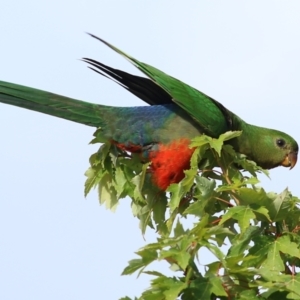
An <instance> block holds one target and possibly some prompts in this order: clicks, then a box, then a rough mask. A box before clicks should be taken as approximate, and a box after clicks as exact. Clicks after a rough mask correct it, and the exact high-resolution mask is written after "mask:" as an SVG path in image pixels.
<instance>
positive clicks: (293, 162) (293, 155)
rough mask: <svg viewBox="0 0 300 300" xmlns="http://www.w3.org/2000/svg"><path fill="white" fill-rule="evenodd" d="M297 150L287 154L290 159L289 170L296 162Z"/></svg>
mask: <svg viewBox="0 0 300 300" xmlns="http://www.w3.org/2000/svg"><path fill="white" fill-rule="evenodd" d="M297 158H298V152H290V153H289V155H288V159H289V161H290V166H291V167H290V170H291V169H293V168H294V166H295V165H296V163H297Z"/></svg>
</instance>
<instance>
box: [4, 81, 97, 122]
mask: <svg viewBox="0 0 300 300" xmlns="http://www.w3.org/2000/svg"><path fill="white" fill-rule="evenodd" d="M0 102H2V103H6V104H10V105H14V106H18V107H22V108H26V109H29V110H34V111H38V112H41V113H45V114H48V115H51V116H55V117H59V118H63V119H67V120H70V121H74V122H77V123H81V124H85V125H88V126H93V127H100V126H101V119H100V115H99V108H100V107H101V106H100V105H97V104H93V103H88V102H84V101H80V100H75V99H72V98H68V97H64V96H60V95H57V94H53V93H49V92H45V91H42V90H38V89H34V88H30V87H25V86H22V85H18V84H13V83H8V82H4V81H0Z"/></svg>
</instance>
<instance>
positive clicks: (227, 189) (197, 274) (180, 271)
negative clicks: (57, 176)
mask: <svg viewBox="0 0 300 300" xmlns="http://www.w3.org/2000/svg"><path fill="white" fill-rule="evenodd" d="M239 134H240V132H227V133H225V134H222V135H221V136H220V137H219V138H218V139H213V138H211V137H208V136H205V135H203V136H200V137H198V138H196V139H195V140H193V141H192V144H191V147H194V148H195V151H194V154H193V156H192V158H191V168H190V169H189V170H186V171H185V178H184V179H183V180H182V181H181V182H179V183H178V184H172V185H171V186H170V187H169V188H168V190H167V191H161V190H159V189H157V188H156V187H155V186H154V185H153V183H152V181H151V169H150V168H149V163H147V162H143V163H142V162H141V157H140V156H139V155H138V154H130V153H127V152H126V151H122V150H120V149H119V148H117V147H116V146H114V145H111V144H103V145H102V146H101V147H100V149H99V150H98V152H97V153H95V154H93V155H92V156H91V158H90V168H89V169H88V170H87V172H86V176H87V180H86V184H85V194H87V193H88V192H89V191H90V190H91V189H92V188H97V189H98V194H99V201H100V203H101V204H105V205H106V207H107V208H109V209H112V210H114V209H115V208H116V207H117V205H118V203H119V201H121V199H123V198H125V197H129V198H130V199H131V207H132V213H133V215H134V216H135V217H137V218H138V219H139V220H140V228H141V231H142V234H144V233H145V231H146V229H147V228H152V229H154V230H155V231H156V232H157V235H158V237H157V241H156V242H155V243H151V244H147V245H145V246H144V247H142V248H141V249H139V250H138V251H137V252H136V255H137V258H135V259H133V260H131V261H130V262H129V264H128V266H127V267H126V268H125V269H124V271H123V273H122V274H123V275H128V274H132V273H135V272H137V274H138V275H140V274H148V275H150V276H151V278H152V279H151V285H150V287H149V288H148V289H147V290H146V291H145V292H143V294H142V295H141V296H140V297H139V298H135V299H145V300H154V299H155V300H159V299H161V300H163V299H166V300H173V299H183V300H187V299H189V300H193V299H195V300H196V299H250V300H251V299H272V300H273V299H274V300H275V299H276V300H277V299H300V275H299V274H298V273H297V270H298V268H299V267H300V249H299V245H300V234H299V231H300V209H299V203H300V199H299V198H297V197H294V196H293V195H292V194H291V192H290V191H288V190H287V189H286V190H284V191H283V192H282V193H280V194H277V193H273V192H266V191H265V190H264V189H263V188H262V187H259V186H258V183H259V180H258V178H257V175H258V174H259V173H264V174H266V175H268V173H267V171H265V170H263V169H261V168H260V167H258V166H257V165H256V164H255V163H254V162H252V161H249V160H247V159H246V157H245V156H244V155H241V154H239V153H236V152H235V151H234V150H233V148H232V147H231V146H230V145H229V144H228V143H227V141H229V140H230V139H233V138H235V137H236V136H238V135H239ZM92 142H93V143H97V142H101V131H100V130H98V131H96V133H95V139H94V140H93V141H92ZM185 219H188V220H189V222H186V221H185ZM191 219H192V220H193V221H190V220H191ZM186 223H188V225H186ZM203 249H205V250H206V251H209V252H210V253H211V254H212V255H213V256H214V257H215V261H214V262H212V263H206V262H205V260H206V259H205V256H203V257H202V255H201V253H203V252H202V250H203ZM153 262H160V263H161V264H168V265H169V267H170V272H172V275H173V276H168V275H166V274H162V273H160V272H158V271H156V270H152V269H151V265H152V263H153ZM122 299H128V300H130V298H128V297H125V298H122Z"/></svg>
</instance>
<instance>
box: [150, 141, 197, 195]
mask: <svg viewBox="0 0 300 300" xmlns="http://www.w3.org/2000/svg"><path fill="white" fill-rule="evenodd" d="M190 142H191V141H190V140H189V139H184V138H183V139H180V140H175V141H172V142H171V143H169V144H159V145H158V150H157V151H151V152H150V154H149V157H150V161H151V166H150V168H151V172H152V176H153V177H152V180H153V182H154V183H155V184H156V185H157V186H158V187H159V188H160V189H162V190H166V189H167V188H168V186H169V185H170V184H172V183H178V182H180V181H181V180H182V179H183V178H184V170H188V169H189V168H190V160H191V157H192V154H193V153H194V151H195V148H190V147H189V144H190Z"/></svg>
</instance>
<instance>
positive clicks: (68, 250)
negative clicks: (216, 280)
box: [0, 0, 300, 300]
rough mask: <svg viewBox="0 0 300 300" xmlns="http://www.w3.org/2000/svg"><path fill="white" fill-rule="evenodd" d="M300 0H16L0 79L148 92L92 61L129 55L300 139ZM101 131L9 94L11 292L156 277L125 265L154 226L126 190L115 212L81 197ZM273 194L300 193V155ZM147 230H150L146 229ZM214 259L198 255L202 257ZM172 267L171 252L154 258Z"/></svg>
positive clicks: (3, 271)
mask: <svg viewBox="0 0 300 300" xmlns="http://www.w3.org/2000/svg"><path fill="white" fill-rule="evenodd" d="M299 11H300V2H299V1H292V0H290V1H277V0H269V1H266V0H265V1H255V0H253V1H251V2H250V1H248V2H245V1H237V0H236V1H231V0H227V1H222V2H221V1H208V0H207V1H192V0H187V1H184V2H183V1H174V0H173V1H169V0H166V1H138V0H128V1H114V0H109V1H103V0H102V1H101V0H100V1H99V0H98V1H93V0H85V1H82V0H77V1H75V2H74V1H70V0H66V1H57V0H52V1H37V0H27V1H26V2H25V1H23V2H22V1H15V0H11V1H6V2H5V3H4V4H3V3H2V4H1V10H0V36H1V47H0V54H1V55H0V66H1V67H0V80H3V81H9V82H14V83H18V84H22V85H27V86H31V87H35V88H39V89H43V90H47V91H51V92H53V93H58V94H61V95H64V96H69V97H72V98H76V99H80V100H85V101H90V102H95V103H101V104H107V105H115V106H136V105H143V103H142V101H141V100H139V99H138V98H136V97H134V96H133V95H131V94H130V93H128V92H126V91H125V90H123V89H122V88H121V87H119V86H118V85H116V84H115V83H113V82H110V81H109V80H107V79H106V78H104V77H102V76H99V75H97V74H96V73H95V72H92V71H90V70H89V69H88V68H87V66H86V64H85V63H84V62H82V61H80V59H81V58H82V57H88V58H93V59H96V60H98V61H101V62H103V63H105V64H108V65H110V66H112V67H116V68H119V69H122V70H125V71H128V72H131V73H134V74H139V73H138V71H137V70H135V69H134V68H133V67H132V66H131V65H130V64H129V63H128V62H127V61H126V60H124V59H123V58H121V57H119V56H118V54H116V53H114V52H113V51H112V50H110V49H109V48H107V47H105V46H104V45H102V44H101V43H100V42H98V41H96V40H95V39H93V38H91V37H89V36H88V35H87V34H86V32H90V33H93V34H95V35H98V36H99V37H101V38H103V39H105V40H107V41H108V42H110V43H112V44H114V45H116V46H117V47H119V48H120V49H122V50H124V51H125V52H126V53H129V54H131V55H132V56H134V57H136V58H138V59H140V60H142V61H144V62H147V63H148V64H151V65H153V66H156V67H158V68H159V69H161V70H163V71H165V72H166V73H168V74H170V75H172V76H174V77H176V78H178V79H180V80H182V81H184V82H186V83H188V84H190V85H192V86H194V87H195V88H197V89H199V90H201V91H203V92H204V93H206V94H208V95H210V96H211V97H213V98H215V99H217V100H218V101H220V102H221V103H222V104H223V105H224V106H225V107H227V108H228V109H230V110H232V111H233V112H235V113H236V114H237V115H239V116H240V117H241V118H243V119H244V120H246V121H247V122H249V123H253V124H256V125H260V126H264V127H270V128H274V129H279V130H281V131H284V132H287V133H288V134H290V135H291V136H293V137H294V138H295V139H296V140H298V142H299V141H300V133H299V124H300V120H299V111H300V109H299V108H300V107H299V103H300V101H299V97H300V88H299V87H300V86H299V78H300V56H299V53H300V31H299V28H300V18H299ZM93 132H94V129H93V128H91V127H87V126H83V125H80V124H76V123H72V122H70V121H65V120H62V119H58V118H54V117H51V116H47V115H44V114H39V113H36V112H31V111H28V110H24V109H20V108H16V107H13V106H9V105H4V104H0V136H1V146H0V166H1V171H0V299H6V300H10V299H23V300H26V299H44V300H47V299H57V300H59V299H74V300H77V299H119V298H120V297H122V296H126V295H128V296H130V297H133V296H139V295H140V294H141V293H142V291H143V290H145V289H146V288H147V287H148V286H149V279H150V277H149V276H147V275H145V276H141V277H140V278H138V279H137V278H136V276H135V275H133V276H120V274H121V272H122V270H123V269H124V267H126V266H127V262H128V261H129V260H130V259H133V258H135V255H134V252H135V251H137V250H138V249H139V248H140V247H142V246H143V245H145V243H149V242H151V241H154V240H155V238H156V235H155V233H154V232H152V231H151V230H149V231H148V232H147V233H146V235H145V237H143V236H142V235H141V233H140V230H139V228H138V220H137V219H135V218H134V217H133V216H132V214H131V211H130V200H129V199H124V200H123V201H122V203H121V205H120V206H119V207H118V209H117V211H116V212H115V213H112V212H111V211H108V210H106V209H105V207H103V206H100V205H99V203H98V199H97V194H96V192H92V193H91V194H90V195H89V196H88V197H87V198H85V197H84V195H83V185H84V181H85V177H84V172H85V170H86V169H87V168H88V158H89V156H90V155H91V154H92V153H94V152H95V151H96V149H97V147H95V146H94V145H93V146H91V145H88V143H89V141H90V140H91V139H92V134H93ZM270 176H271V180H270V179H268V178H266V177H262V185H263V186H264V188H265V189H266V190H267V191H275V192H281V191H282V190H284V189H285V188H286V187H288V188H289V189H290V190H291V191H292V193H293V194H294V195H296V196H300V185H299V176H300V166H296V167H295V168H294V169H293V170H291V171H289V170H288V169H285V168H277V169H275V170H272V171H271V172H270ZM144 239H145V240H144ZM213 259H214V258H213V257H212V256H210V255H208V254H203V255H201V256H200V262H201V263H202V264H205V263H208V262H210V261H212V260H213ZM154 268H158V269H160V268H161V270H166V269H167V265H165V264H164V263H163V262H162V263H161V264H157V265H155V266H153V269H154Z"/></svg>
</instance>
